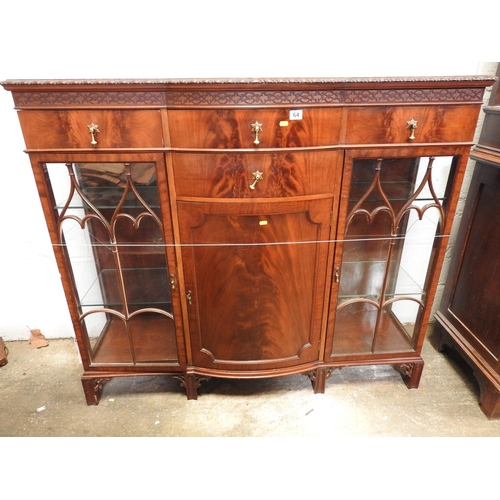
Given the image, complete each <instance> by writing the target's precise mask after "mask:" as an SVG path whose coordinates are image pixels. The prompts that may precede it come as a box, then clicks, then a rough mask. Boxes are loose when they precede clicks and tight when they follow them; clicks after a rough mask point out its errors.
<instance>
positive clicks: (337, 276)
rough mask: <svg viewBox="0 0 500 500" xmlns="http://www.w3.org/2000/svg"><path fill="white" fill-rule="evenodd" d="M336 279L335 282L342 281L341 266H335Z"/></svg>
mask: <svg viewBox="0 0 500 500" xmlns="http://www.w3.org/2000/svg"><path fill="white" fill-rule="evenodd" d="M334 281H335V283H338V282H339V281H340V268H338V267H336V268H335V277H334Z"/></svg>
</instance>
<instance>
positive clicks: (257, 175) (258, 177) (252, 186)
mask: <svg viewBox="0 0 500 500" xmlns="http://www.w3.org/2000/svg"><path fill="white" fill-rule="evenodd" d="M252 176H253V177H252V180H253V182H252V184H250V189H255V186H256V184H257V182H259V181H261V180H262V179H263V178H264V174H263V172H260V171H259V170H256V171H255V172H254V173H253V174H252Z"/></svg>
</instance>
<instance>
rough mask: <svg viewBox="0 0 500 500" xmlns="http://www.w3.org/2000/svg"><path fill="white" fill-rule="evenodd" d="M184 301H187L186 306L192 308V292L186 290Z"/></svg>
mask: <svg viewBox="0 0 500 500" xmlns="http://www.w3.org/2000/svg"><path fill="white" fill-rule="evenodd" d="M186 299H188V305H190V306H192V305H193V292H192V291H191V290H188V292H187V294H186Z"/></svg>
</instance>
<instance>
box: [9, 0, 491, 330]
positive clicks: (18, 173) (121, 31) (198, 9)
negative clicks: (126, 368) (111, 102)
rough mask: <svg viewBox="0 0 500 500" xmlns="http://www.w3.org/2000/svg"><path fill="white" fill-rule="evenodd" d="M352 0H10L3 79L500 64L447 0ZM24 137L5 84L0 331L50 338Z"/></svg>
mask: <svg viewBox="0 0 500 500" xmlns="http://www.w3.org/2000/svg"><path fill="white" fill-rule="evenodd" d="M344 3H345V4H349V5H343V4H339V3H335V2H332V1H323V0H322V1H318V0H309V1H308V2H305V3H303V4H300V3H297V2H289V1H283V0H279V1H273V0H265V1H260V0H259V1H247V2H234V0H233V1H227V0H224V1H221V0H212V1H203V2H202V1H199V0H195V1H190V2H184V1H181V2H178V4H177V3H176V2H171V1H164V2H158V0H154V1H151V0H142V1H141V2H137V3H132V2H123V1H117V0H113V1H109V0H100V1H99V2H81V1H74V2H69V1H67V0H65V1H61V0H45V1H44V2H40V1H36V0H25V1H20V2H7V4H6V5H3V7H1V8H0V80H5V79H25V78H26V79H29V78H35V79H39V78H51V79H52V78H54V79H55V78H63V79H65V78H69V79H71V78H84V79H90V78H176V77H264V76H268V77H271V76H282V77H286V76H309V77H314V76H317V77H320V76H332V77H333V76H433V75H434V76H435V75H467V74H485V73H486V74H491V75H492V74H494V73H495V69H496V63H494V64H486V65H481V64H480V63H478V62H476V61H478V60H480V59H481V58H483V59H484V58H488V57H491V56H490V54H488V53H485V51H484V50H483V49H484V47H485V46H488V42H487V41H486V39H485V37H486V34H485V32H484V27H483V26H482V24H481V23H478V22H476V23H471V20H470V18H469V17H468V16H467V15H465V14H464V15H463V16H462V18H460V17H459V15H458V14H457V13H456V12H453V10H452V9H449V8H447V7H446V5H443V6H442V7H441V4H439V5H438V4H437V2H427V0H423V1H421V2H419V3H418V4H414V3H413V4H412V5H413V7H412V10H411V11H409V12H402V7H401V5H402V4H401V2H396V1H392V2H388V1H379V2H371V3H366V4H365V3H364V2H363V4H362V7H360V5H359V3H355V2H344ZM480 3H481V2H475V3H474V5H475V7H477V8H479V7H480V5H479V4H480ZM4 4H5V2H4ZM443 4H446V2H443ZM463 10H465V11H467V9H463ZM430 12H432V14H430ZM476 25H477V27H476ZM462 26H466V29H464V28H462ZM422 27H425V29H422ZM492 46H494V45H492ZM436 55H437V56H438V57H437V58H436V57H434V58H432V56H436ZM492 58H497V57H495V56H492ZM23 148H24V142H23V138H22V135H21V129H20V127H19V123H18V120H17V116H16V113H15V111H14V110H13V102H12V98H11V95H10V93H8V92H6V91H4V90H3V89H0V336H2V337H3V338H4V339H5V340H15V339H25V338H28V337H29V331H28V328H27V326H29V327H30V328H40V329H41V330H42V332H43V333H44V335H46V336H47V337H48V338H57V337H68V336H72V335H73V333H72V327H71V323H70V319H69V314H68V312H67V307H66V303H65V300H64V296H63V293H62V288H61V284H60V279H59V273H58V271H57V268H56V265H55V261H54V257H53V253H52V249H51V246H50V241H49V238H48V234H47V231H46V229H45V222H44V220H43V215H42V212H41V208H40V203H39V201H38V197H37V193H36V190H35V185H34V181H33V178H32V174H31V170H30V165H29V161H28V157H27V155H26V154H24V153H23V152H22V151H23Z"/></svg>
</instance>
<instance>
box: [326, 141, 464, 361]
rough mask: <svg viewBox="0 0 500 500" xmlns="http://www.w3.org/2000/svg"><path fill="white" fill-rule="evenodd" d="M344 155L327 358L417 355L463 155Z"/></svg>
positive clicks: (390, 152) (415, 152) (392, 152)
mask: <svg viewBox="0 0 500 500" xmlns="http://www.w3.org/2000/svg"><path fill="white" fill-rule="evenodd" d="M439 151H440V154H439V155H437V154H436V155H434V156H431V155H430V154H429V151H425V150H421V151H418V150H411V149H405V150H400V151H399V150H397V149H396V150H385V151H384V150H379V151H378V152H377V151H363V152H359V151H358V152H356V151H352V152H349V153H348V154H347V155H346V164H345V172H346V175H345V177H344V183H343V187H342V201H341V213H342V214H343V215H342V216H341V217H340V219H339V220H340V224H339V228H338V234H337V239H338V240H339V241H340V242H339V244H338V246H337V250H336V256H335V263H334V269H333V273H334V280H333V281H334V283H333V296H332V303H331V321H330V324H329V335H328V345H327V358H330V359H339V358H345V359H353V358H357V359H368V358H372V359H373V358H384V357H386V358H390V357H391V356H395V357H397V356H400V357H404V356H407V355H411V354H412V353H415V354H418V353H419V350H420V348H421V345H422V342H423V337H424V335H425V329H426V327H427V321H428V318H429V314H430V307H429V306H430V305H432V301H433V296H434V292H435V288H436V285H437V278H438V276H437V274H438V270H439V265H440V261H442V257H443V254H444V250H445V248H446V243H447V235H448V234H449V231H450V229H451V218H450V217H448V215H449V212H450V208H451V209H452V210H453V209H454V203H455V201H456V189H455V192H454V189H453V186H454V184H455V179H456V178H457V174H458V172H459V171H463V169H464V166H465V165H464V163H465V156H460V155H453V150H450V152H449V153H448V154H446V153H445V152H444V150H443V149H441V150H439Z"/></svg>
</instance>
